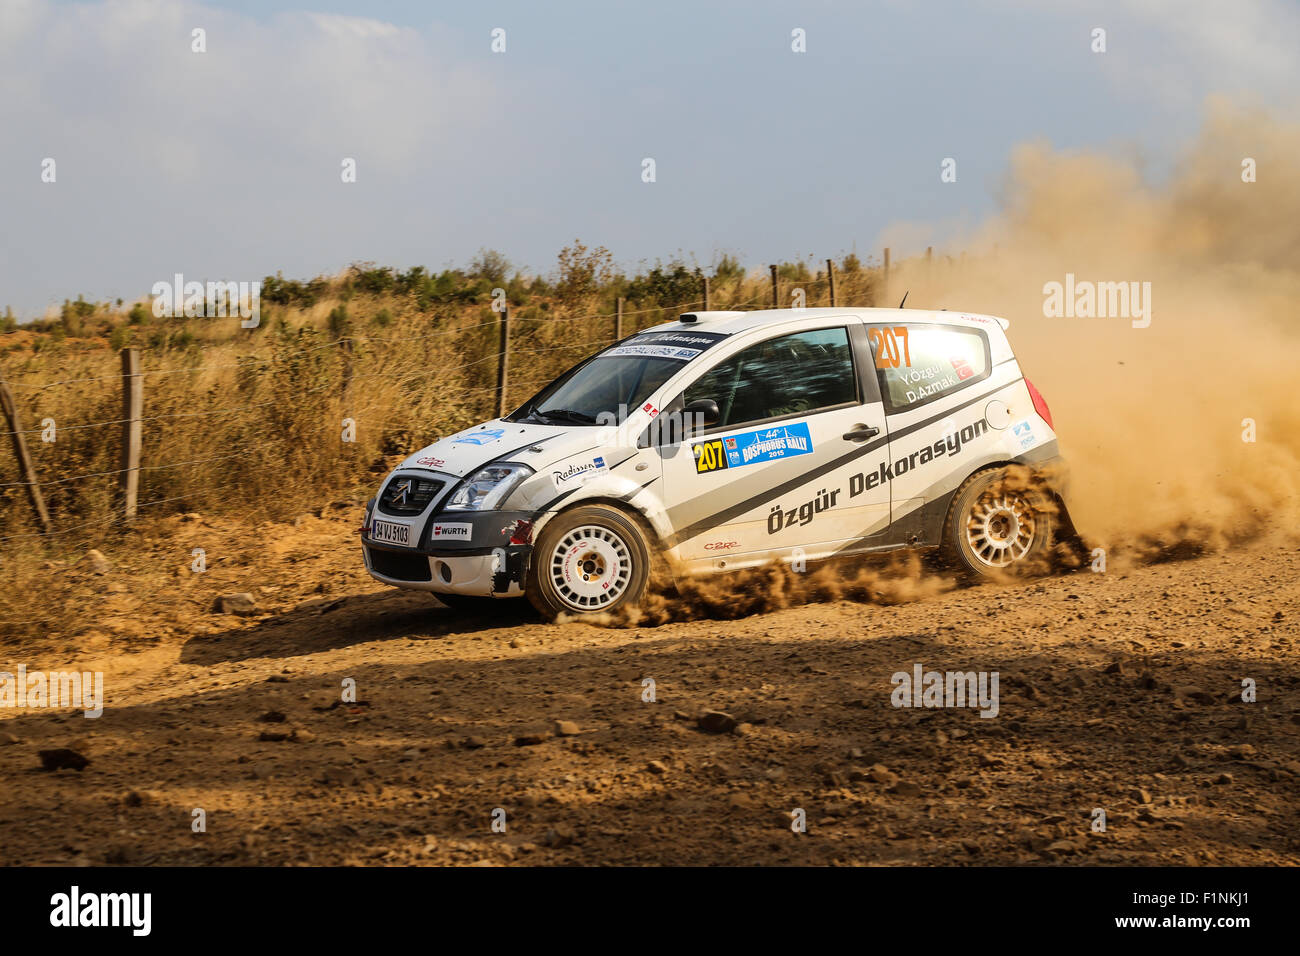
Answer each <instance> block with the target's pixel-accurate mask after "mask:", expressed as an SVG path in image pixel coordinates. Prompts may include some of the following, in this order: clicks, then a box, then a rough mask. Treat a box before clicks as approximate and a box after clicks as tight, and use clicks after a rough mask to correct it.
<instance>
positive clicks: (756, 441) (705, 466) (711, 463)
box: [691, 422, 813, 474]
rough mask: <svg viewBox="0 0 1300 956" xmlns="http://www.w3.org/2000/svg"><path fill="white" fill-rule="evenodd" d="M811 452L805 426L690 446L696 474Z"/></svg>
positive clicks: (759, 432) (789, 426) (783, 426)
mask: <svg viewBox="0 0 1300 956" xmlns="http://www.w3.org/2000/svg"><path fill="white" fill-rule="evenodd" d="M812 450H813V443H812V435H811V434H809V432H808V425H807V423H805V422H798V423H796V424H794V425H779V426H777V427H776V428H763V429H760V430H758V431H752V432H743V433H742V434H739V435H732V436H731V437H730V438H715V439H713V440H712V441H707V442H700V443H698V444H695V445H692V446H691V452H692V454H694V455H695V472H696V474H703V473H705V472H708V471H719V470H721V469H723V468H739V467H742V466H744V465H754V464H758V463H759V462H764V461H773V460H774V459H777V458H792V457H794V456H796V455H807V454H809V453H811V452H812Z"/></svg>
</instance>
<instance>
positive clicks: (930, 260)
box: [925, 246, 934, 275]
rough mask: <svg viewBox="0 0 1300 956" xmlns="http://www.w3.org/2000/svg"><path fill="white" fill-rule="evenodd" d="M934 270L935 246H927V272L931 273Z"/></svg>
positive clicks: (927, 273)
mask: <svg viewBox="0 0 1300 956" xmlns="http://www.w3.org/2000/svg"><path fill="white" fill-rule="evenodd" d="M933 271H934V246H926V247H925V274H926V275H929V274H930V273H931V272H933Z"/></svg>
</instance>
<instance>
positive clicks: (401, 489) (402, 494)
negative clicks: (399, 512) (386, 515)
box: [393, 478, 411, 505]
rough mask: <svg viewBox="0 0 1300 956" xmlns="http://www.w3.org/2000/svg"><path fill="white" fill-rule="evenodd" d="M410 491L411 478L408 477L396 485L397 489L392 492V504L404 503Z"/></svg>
mask: <svg viewBox="0 0 1300 956" xmlns="http://www.w3.org/2000/svg"><path fill="white" fill-rule="evenodd" d="M410 493H411V479H409V478H408V479H406V480H405V481H403V482H402V483H401V484H400V485H398V486H397V491H396V492H394V494H393V504H395V505H404V504H406V496H407V495H409V494H410Z"/></svg>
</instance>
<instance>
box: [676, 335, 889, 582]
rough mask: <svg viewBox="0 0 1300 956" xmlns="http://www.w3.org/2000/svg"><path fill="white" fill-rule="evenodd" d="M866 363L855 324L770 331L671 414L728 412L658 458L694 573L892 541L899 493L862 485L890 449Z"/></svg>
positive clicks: (698, 383)
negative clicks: (862, 466)
mask: <svg viewBox="0 0 1300 956" xmlns="http://www.w3.org/2000/svg"><path fill="white" fill-rule="evenodd" d="M867 354H868V349H867V345H866V334H865V327H864V326H863V324H862V322H861V320H860V319H859V318H858V317H856V316H841V317H834V318H829V319H827V320H826V322H825V324H824V325H820V324H819V325H812V326H810V325H809V323H807V322H801V323H799V324H798V325H797V326H787V327H786V328H785V329H784V330H771V331H769V330H764V334H763V336H762V338H760V339H757V340H755V339H754V338H753V337H748V338H747V339H746V340H745V341H744V342H743V343H740V344H738V345H737V346H735V347H734V348H733V349H731V350H729V352H728V353H727V354H723V355H720V356H718V357H717V358H716V359H714V360H713V361H712V363H711V365H710V366H709V367H707V368H704V369H701V370H700V373H699V374H698V375H697V376H696V377H695V378H694V379H693V380H692V381H690V382H689V383H688V384H687V385H685V387H684V388H683V389H682V390H681V391H680V392H679V393H678V395H677V396H676V397H675V398H673V399H672V400H671V401H670V402H668V403H666V405H665V408H664V411H665V412H669V413H670V414H680V412H681V410H682V409H683V408H685V407H686V406H687V405H690V404H692V403H693V402H699V401H702V400H711V401H714V402H716V403H717V405H718V411H719V419H718V421H717V422H716V423H713V424H710V425H707V426H704V427H700V428H696V429H694V430H692V431H689V432H688V433H687V434H686V436H685V437H684V438H681V437H680V436H669V437H668V438H667V439H664V440H662V442H661V443H660V444H659V446H658V447H659V452H660V455H661V458H662V468H663V470H662V476H663V481H664V500H665V504H666V506H667V511H668V516H669V519H670V521H671V523H672V525H673V527H674V529H675V531H676V534H675V544H676V547H677V557H678V558H679V559H680V560H682V561H683V562H685V563H686V564H687V565H688V568H689V569H691V570H702V569H705V568H709V567H713V568H720V567H743V566H746V565H753V564H759V563H762V562H765V561H768V560H771V559H773V558H777V559H782V560H791V559H794V558H798V557H800V556H801V555H802V556H805V557H808V558H815V557H819V556H824V555H826V554H829V553H832V552H834V551H837V550H841V549H842V548H844V547H846V546H848V545H849V544H850V543H851V542H854V541H857V540H860V539H863V538H868V537H871V536H873V535H877V534H880V533H881V532H883V531H884V530H885V528H886V527H887V525H888V522H889V489H888V488H887V487H882V486H875V487H871V488H868V487H866V485H865V482H862V481H857V482H854V481H853V477H854V475H856V474H857V468H856V463H857V462H858V461H859V460H860V459H861V458H863V457H864V456H865V455H867V454H868V453H869V451H870V449H872V448H878V447H882V446H883V445H884V443H885V440H886V439H885V432H884V428H885V414H884V407H883V405H882V404H881V401H880V397H879V392H878V387H877V385H876V380H875V376H874V374H873V373H872V371H871V369H870V368H869V367H867V366H868V364H869V363H868V362H867V361H866V356H867ZM674 437H677V438H679V439H680V440H676V441H674V440H671V439H672V438H674Z"/></svg>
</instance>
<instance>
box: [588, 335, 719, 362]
mask: <svg viewBox="0 0 1300 956" xmlns="http://www.w3.org/2000/svg"><path fill="white" fill-rule="evenodd" d="M726 337H727V333H725V332H643V333H641V334H640V335H636V336H633V337H632V338H630V339H628V340H627V341H625V342H624V343H623V344H622V345H616V346H614V347H613V348H611V349H607V350H605V351H604V352H601V353H600V355H598V356H597V358H620V357H629V358H661V359H671V360H673V361H675V362H689V361H690V360H691V359H693V358H697V357H698V356H699V355H700V353H701V352H703V351H704V350H705V349H707V348H709V347H710V346H713V345H717V344H718V343H719V342H721V341H722V340H723V339H725V338H726Z"/></svg>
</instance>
